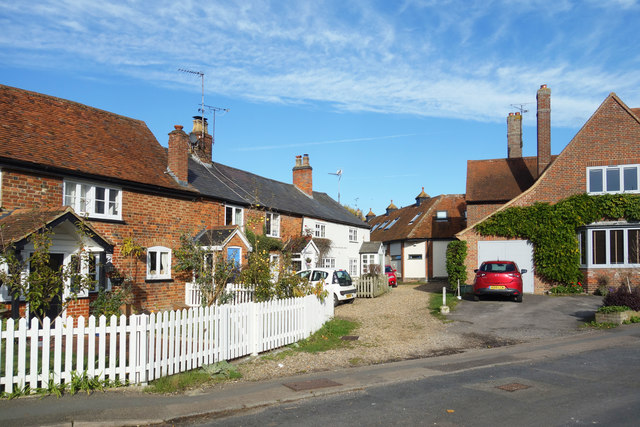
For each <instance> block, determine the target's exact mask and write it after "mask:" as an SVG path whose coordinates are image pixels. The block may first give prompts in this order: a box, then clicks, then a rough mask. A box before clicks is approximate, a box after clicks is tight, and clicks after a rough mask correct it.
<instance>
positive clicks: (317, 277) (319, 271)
mask: <svg viewBox="0 0 640 427" xmlns="http://www.w3.org/2000/svg"><path fill="white" fill-rule="evenodd" d="M296 274H297V275H298V276H300V277H302V278H303V279H308V280H309V281H310V282H311V283H313V284H315V283H317V282H319V281H323V282H324V288H325V289H326V290H327V292H329V298H330V297H331V294H333V305H334V306H336V305H338V304H340V303H341V302H348V303H352V302H353V301H354V300H355V299H356V293H357V291H356V287H355V286H354V285H353V283H352V281H351V276H349V273H347V272H346V271H344V270H335V269H333V268H312V269H310V270H302V271H299V272H297V273H296Z"/></svg>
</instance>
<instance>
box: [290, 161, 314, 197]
mask: <svg viewBox="0 0 640 427" xmlns="http://www.w3.org/2000/svg"><path fill="white" fill-rule="evenodd" d="M312 171H313V168H312V167H311V166H310V165H309V155H308V154H305V155H304V157H303V156H296V165H295V166H294V167H293V185H295V186H296V187H298V189H300V190H301V191H302V192H303V193H305V194H306V195H308V196H311V197H313V176H312Z"/></svg>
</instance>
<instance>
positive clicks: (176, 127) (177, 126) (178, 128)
mask: <svg viewBox="0 0 640 427" xmlns="http://www.w3.org/2000/svg"><path fill="white" fill-rule="evenodd" d="M173 127H174V129H175V130H182V128H183V127H184V126H182V125H173Z"/></svg>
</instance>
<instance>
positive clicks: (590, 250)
mask: <svg viewBox="0 0 640 427" xmlns="http://www.w3.org/2000/svg"><path fill="white" fill-rule="evenodd" d="M630 230H638V232H639V233H640V227H638V226H632V225H629V226H615V227H606V226H600V227H598V226H595V227H588V226H587V227H584V228H582V229H580V230H579V231H578V243H579V244H578V248H579V250H580V266H581V267H583V268H594V269H596V268H638V267H640V263H630V262H629V231H630ZM602 231H604V236H605V240H604V249H605V254H604V256H605V262H604V263H600V264H596V263H595V253H594V244H593V239H594V232H602ZM613 231H622V239H623V240H622V251H623V252H622V262H617V263H612V262H611V255H612V253H611V252H612V251H611V243H612V242H611V240H612V237H613V236H614V233H612V232H613ZM583 239H585V241H583ZM583 250H586V257H585V256H583ZM639 250H640V248H639ZM583 260H586V264H584V263H583Z"/></svg>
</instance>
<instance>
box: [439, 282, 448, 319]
mask: <svg viewBox="0 0 640 427" xmlns="http://www.w3.org/2000/svg"><path fill="white" fill-rule="evenodd" d="M448 313H449V306H448V305H447V287H446V286H443V287H442V306H440V314H448Z"/></svg>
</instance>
